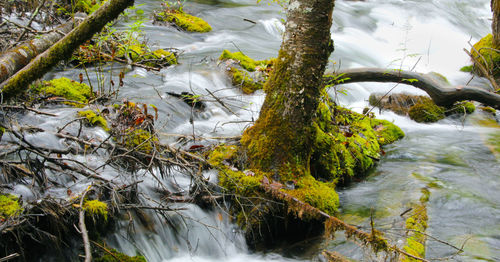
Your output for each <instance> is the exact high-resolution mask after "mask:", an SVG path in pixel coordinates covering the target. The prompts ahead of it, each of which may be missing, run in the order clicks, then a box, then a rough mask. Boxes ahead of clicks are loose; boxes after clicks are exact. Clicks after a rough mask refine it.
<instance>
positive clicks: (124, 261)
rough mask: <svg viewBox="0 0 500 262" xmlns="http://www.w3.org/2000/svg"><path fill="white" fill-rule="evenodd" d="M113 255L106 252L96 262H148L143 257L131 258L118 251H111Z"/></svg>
mask: <svg viewBox="0 0 500 262" xmlns="http://www.w3.org/2000/svg"><path fill="white" fill-rule="evenodd" d="M109 251H110V252H111V254H109V253H107V252H104V253H103V255H102V256H100V257H96V258H95V259H94V261H95V262H147V260H146V258H145V257H143V256H134V257H130V256H127V255H125V254H123V253H121V252H118V251H117V250H116V249H111V250H109Z"/></svg>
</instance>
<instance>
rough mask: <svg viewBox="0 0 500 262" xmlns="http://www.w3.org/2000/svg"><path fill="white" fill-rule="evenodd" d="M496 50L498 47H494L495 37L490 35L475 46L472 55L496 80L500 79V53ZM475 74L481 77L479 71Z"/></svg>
mask: <svg viewBox="0 0 500 262" xmlns="http://www.w3.org/2000/svg"><path fill="white" fill-rule="evenodd" d="M496 50H498V47H496V46H493V35H492V34H488V35H487V36H485V37H483V38H482V39H481V40H479V42H477V43H476V44H474V46H473V48H472V49H471V54H472V56H474V57H475V58H476V61H478V62H479V63H481V64H482V65H483V66H484V67H486V68H487V69H488V70H490V71H491V72H493V76H494V77H495V78H498V77H500V53H499V52H498V51H496ZM475 73H476V74H478V75H481V72H480V71H479V70H476V71H475Z"/></svg>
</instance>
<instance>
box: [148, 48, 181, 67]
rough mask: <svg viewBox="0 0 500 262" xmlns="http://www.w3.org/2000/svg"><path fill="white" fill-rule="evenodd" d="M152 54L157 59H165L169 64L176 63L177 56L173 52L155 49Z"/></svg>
mask: <svg viewBox="0 0 500 262" xmlns="http://www.w3.org/2000/svg"><path fill="white" fill-rule="evenodd" d="M152 55H153V56H154V57H155V58H157V59H162V60H164V61H166V62H167V63H168V64H169V65H175V64H177V57H176V56H175V54H174V53H172V52H169V51H167V50H164V49H157V50H155V51H153V53H152Z"/></svg>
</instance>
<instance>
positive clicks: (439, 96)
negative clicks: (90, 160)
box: [325, 68, 500, 108]
mask: <svg viewBox="0 0 500 262" xmlns="http://www.w3.org/2000/svg"><path fill="white" fill-rule="evenodd" d="M325 78H326V79H327V81H328V80H329V81H330V82H331V81H336V82H337V83H336V84H348V83H356V82H395V83H401V84H407V85H412V86H414V87H417V88H419V89H422V90H423V91H425V92H426V93H427V94H429V96H430V97H431V98H432V100H433V101H434V103H436V104H437V105H440V106H450V105H452V104H453V103H455V102H458V101H463V100H474V101H477V102H481V103H483V104H485V105H489V106H492V107H496V108H500V95H498V94H495V93H493V92H488V91H486V90H484V89H481V88H477V87H470V86H457V87H453V86H451V85H450V84H448V83H446V82H445V81H443V80H441V79H439V78H438V77H436V76H433V75H430V74H419V73H415V72H409V71H403V70H388V69H381V68H356V69H347V70H341V71H339V72H336V76H326V77H325ZM339 80H340V81H339ZM333 83H334V82H333Z"/></svg>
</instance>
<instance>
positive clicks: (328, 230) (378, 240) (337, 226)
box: [260, 179, 428, 261]
mask: <svg viewBox="0 0 500 262" xmlns="http://www.w3.org/2000/svg"><path fill="white" fill-rule="evenodd" d="M260 187H261V189H262V190H264V191H265V192H266V193H267V194H269V195H271V196H272V198H273V199H274V200H280V201H283V202H285V203H287V204H288V209H289V211H291V212H294V213H295V215H296V216H297V217H298V218H300V219H306V220H310V219H315V220H318V221H322V222H323V223H324V225H325V235H326V236H327V237H332V238H333V236H334V234H335V232H336V231H338V230H343V231H344V232H345V235H346V237H347V238H351V239H356V240H358V241H361V242H362V244H364V245H369V246H371V248H372V249H373V250H374V251H375V252H379V251H385V252H387V253H391V252H396V253H399V254H402V255H404V256H407V257H410V258H413V259H414V260H417V261H428V260H426V259H423V258H420V257H417V256H414V255H412V254H409V253H408V252H406V251H404V250H402V249H400V248H399V247H397V246H396V245H391V244H389V243H388V241H387V239H386V238H384V237H383V236H382V233H381V232H379V231H377V230H375V229H374V228H373V227H372V230H371V232H370V233H368V232H365V231H363V230H360V229H358V228H357V227H355V226H352V225H349V224H347V223H346V222H344V221H342V220H340V219H338V218H337V217H334V216H330V215H328V214H327V213H325V212H323V211H321V210H319V209H317V208H315V207H313V206H311V205H309V204H308V203H305V202H302V201H300V200H299V199H297V198H295V197H293V196H291V195H289V194H287V193H286V192H284V191H282V190H281V189H280V188H278V187H275V186H273V184H270V183H269V181H268V180H266V179H264V180H263V181H262V182H261V184H260Z"/></svg>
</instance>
